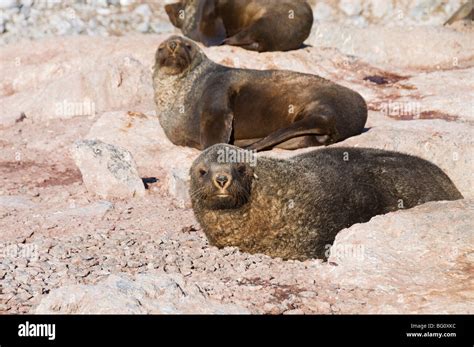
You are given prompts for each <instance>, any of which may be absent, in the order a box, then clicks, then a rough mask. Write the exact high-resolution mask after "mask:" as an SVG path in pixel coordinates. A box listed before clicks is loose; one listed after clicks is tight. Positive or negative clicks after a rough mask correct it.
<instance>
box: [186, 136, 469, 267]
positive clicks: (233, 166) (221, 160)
mask: <svg viewBox="0 0 474 347" xmlns="http://www.w3.org/2000/svg"><path fill="white" fill-rule="evenodd" d="M252 155H253V154H252V153H250V152H249V151H244V150H242V149H239V148H237V147H234V146H229V145H225V144H219V145H215V146H212V147H211V148H208V149H207V150H206V151H204V152H203V153H201V155H200V156H199V157H198V158H197V159H196V160H195V162H194V163H193V165H192V167H191V170H190V175H191V188H190V195H191V199H192V205H193V210H194V214H195V216H196V218H197V220H198V222H199V223H200V225H201V227H202V229H203V230H204V232H205V234H206V236H207V238H208V239H209V242H210V244H211V245H214V246H217V247H219V248H222V247H226V246H235V247H238V248H239V249H240V250H241V251H244V252H249V253H264V254H267V255H269V256H272V257H281V258H283V259H298V260H305V259H308V258H326V257H327V254H325V252H326V250H327V248H328V245H331V244H332V243H333V241H334V239H335V237H336V234H337V233H338V232H339V231H340V230H341V229H344V228H348V227H350V226H351V225H353V224H355V223H364V222H367V221H369V220H370V219H371V218H372V217H373V216H376V215H380V214H384V213H388V212H391V211H396V210H398V209H406V208H411V207H414V206H416V205H420V204H423V203H425V202H428V201H435V200H456V199H462V195H461V194H460V193H459V191H458V190H457V189H456V187H455V186H454V184H453V183H452V182H451V180H450V179H449V177H448V176H447V175H446V174H445V173H444V172H443V171H442V170H441V169H440V168H438V167H437V166H436V165H434V164H432V163H430V162H428V161H426V160H424V159H421V158H418V157H414V156H410V155H406V154H401V153H397V152H390V151H383V150H377V149H369V148H344V147H340V148H324V149H321V150H316V151H312V152H310V153H306V154H303V155H299V156H296V157H294V158H292V159H291V160H278V159H272V158H265V157H261V156H259V157H258V159H257V158H255V157H252ZM255 160H256V162H255ZM253 164H256V165H253ZM381 232H382V231H381Z"/></svg>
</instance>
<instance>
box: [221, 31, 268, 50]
mask: <svg viewBox="0 0 474 347" xmlns="http://www.w3.org/2000/svg"><path fill="white" fill-rule="evenodd" d="M223 43H224V44H226V45H231V46H238V47H242V48H244V49H248V50H250V51H257V52H259V51H261V48H262V47H261V45H260V44H259V43H258V42H257V41H255V40H253V39H252V38H251V37H250V34H249V32H248V31H247V30H242V31H241V32H239V33H237V34H235V35H234V36H231V37H229V38H227V39H225V40H224V42H223Z"/></svg>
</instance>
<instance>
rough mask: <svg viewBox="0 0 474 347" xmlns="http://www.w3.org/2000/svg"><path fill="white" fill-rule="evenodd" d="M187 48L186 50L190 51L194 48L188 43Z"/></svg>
mask: <svg viewBox="0 0 474 347" xmlns="http://www.w3.org/2000/svg"><path fill="white" fill-rule="evenodd" d="M185 46H186V48H187V49H189V50H191V49H192V48H193V46H191V45H190V44H189V43H187V44H186V45H185Z"/></svg>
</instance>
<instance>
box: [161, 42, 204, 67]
mask: <svg viewBox="0 0 474 347" xmlns="http://www.w3.org/2000/svg"><path fill="white" fill-rule="evenodd" d="M201 60H202V54H201V50H200V49H199V47H198V46H197V45H196V44H195V43H194V42H192V41H191V40H188V39H185V38H184V37H181V36H171V37H170V38H169V39H167V40H166V41H163V42H162V43H161V45H160V46H159V47H158V49H157V51H156V54H155V66H154V69H155V71H160V72H163V73H164V74H166V75H178V74H181V73H183V72H184V71H186V70H190V69H192V68H193V67H195V66H196V65H197V64H198V63H199V62H200V61H201Z"/></svg>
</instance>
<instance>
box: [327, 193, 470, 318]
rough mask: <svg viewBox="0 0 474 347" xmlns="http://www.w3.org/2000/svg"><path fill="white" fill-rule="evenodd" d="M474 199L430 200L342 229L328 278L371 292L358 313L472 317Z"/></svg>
mask: <svg viewBox="0 0 474 347" xmlns="http://www.w3.org/2000/svg"><path fill="white" fill-rule="evenodd" d="M473 262H474V200H472V199H471V200H458V201H452V202H432V203H427V204H424V205H422V206H418V207H415V208H413V209H410V210H407V211H398V212H394V213H389V214H387V215H383V216H376V217H374V218H372V219H371V220H370V221H369V222H368V223H365V224H356V225H353V226H352V227H350V228H348V229H345V230H342V231H341V232H340V233H339V234H338V235H337V237H336V241H335V242H334V245H333V247H332V248H331V255H330V257H329V259H328V264H329V265H328V267H327V268H326V270H327V272H326V273H325V275H326V279H327V280H328V281H329V282H331V283H334V284H337V285H338V286H340V287H341V288H349V287H354V288H359V289H365V290H371V291H374V296H373V297H371V299H369V300H367V304H366V306H364V308H363V310H362V311H360V312H359V313H363V312H370V313H471V314H472V313H474V272H473V267H472V265H473Z"/></svg>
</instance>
